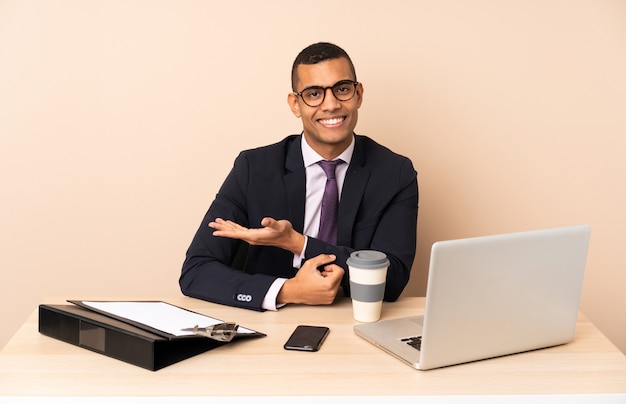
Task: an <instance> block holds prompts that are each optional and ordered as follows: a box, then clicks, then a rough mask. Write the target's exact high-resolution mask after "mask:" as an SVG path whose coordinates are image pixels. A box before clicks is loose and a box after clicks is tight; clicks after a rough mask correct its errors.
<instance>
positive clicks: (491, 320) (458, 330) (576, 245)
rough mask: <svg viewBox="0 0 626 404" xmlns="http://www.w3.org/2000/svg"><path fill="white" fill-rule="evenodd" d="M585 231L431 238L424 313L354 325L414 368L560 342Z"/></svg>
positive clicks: (571, 308) (572, 307)
mask: <svg viewBox="0 0 626 404" xmlns="http://www.w3.org/2000/svg"><path fill="white" fill-rule="evenodd" d="M589 234H590V227H589V226H588V225H581V226H572V227H562V228H554V229H546V230H536V231H529V232H521V233H510V234H501V235H493V236H485V237H475V238H467V239H459V240H449V241H440V242H437V243H435V244H433V247H432V251H431V257H430V269H429V276H428V285H427V291H426V306H425V309H424V315H423V316H414V317H406V318H398V319H392V320H384V321H378V322H375V323H364V324H358V325H355V326H354V332H355V333H356V334H357V335H359V336H361V337H362V338H364V339H366V340H367V341H369V342H371V343H373V344H375V345H376V346H378V347H380V348H382V349H383V350H385V351H387V352H388V353H390V354H392V355H393V356H395V357H397V358H399V359H401V360H402V361H404V362H406V363H407V364H409V365H410V366H413V367H414V368H416V369H421V370H426V369H432V368H439V367H443V366H449V365H456V364H460V363H465V362H471V361H476V360H481V359H487V358H493V357H497V356H502V355H508V354H513V353H518V352H524V351H529V350H533V349H538V348H544V347H549V346H553V345H559V344H564V343H567V342H569V341H571V340H572V338H573V336H574V330H575V327H576V318H577V316H578V304H579V301H580V293H581V288H582V281H583V274H584V269H585V262H586V259H587V247H588V244H589Z"/></svg>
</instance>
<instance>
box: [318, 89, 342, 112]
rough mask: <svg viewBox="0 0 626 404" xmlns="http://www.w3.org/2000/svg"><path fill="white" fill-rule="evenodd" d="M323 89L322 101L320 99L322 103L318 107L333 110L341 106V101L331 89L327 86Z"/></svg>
mask: <svg viewBox="0 0 626 404" xmlns="http://www.w3.org/2000/svg"><path fill="white" fill-rule="evenodd" d="M324 91H325V93H324V101H322V105H321V106H320V107H321V108H322V109H324V110H334V109H337V108H339V107H340V106H341V102H340V101H339V100H338V99H337V97H335V93H333V89H332V88H327V89H325V90H324ZM329 92H330V93H329Z"/></svg>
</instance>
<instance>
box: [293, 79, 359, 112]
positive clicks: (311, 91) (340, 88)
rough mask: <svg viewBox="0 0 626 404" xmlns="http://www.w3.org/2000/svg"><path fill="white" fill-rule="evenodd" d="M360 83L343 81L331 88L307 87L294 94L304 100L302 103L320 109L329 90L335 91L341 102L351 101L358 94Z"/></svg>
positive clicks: (334, 93)
mask: <svg viewBox="0 0 626 404" xmlns="http://www.w3.org/2000/svg"><path fill="white" fill-rule="evenodd" d="M357 84H359V82H358V81H351V80H341V81H339V82H337V83H335V85H333V86H331V87H320V86H312V87H307V88H305V89H304V90H302V91H300V92H299V93H293V94H294V95H298V96H300V97H301V98H302V101H304V103H305V104H306V105H308V106H309V107H319V106H320V105H322V103H323V102H324V99H325V98H326V90H328V89H329V88H330V89H331V90H332V91H333V95H334V96H335V98H336V99H338V100H339V101H349V100H351V99H352V97H354V94H356V86H357Z"/></svg>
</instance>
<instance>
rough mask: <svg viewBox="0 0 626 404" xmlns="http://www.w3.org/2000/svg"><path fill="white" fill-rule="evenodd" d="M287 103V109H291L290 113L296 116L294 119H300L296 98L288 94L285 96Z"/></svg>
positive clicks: (298, 104)
mask: <svg viewBox="0 0 626 404" xmlns="http://www.w3.org/2000/svg"><path fill="white" fill-rule="evenodd" d="M287 103H288V104H289V108H291V112H292V113H293V114H294V115H295V116H296V118H300V117H301V114H300V103H299V102H298V96H297V95H295V94H293V93H289V95H288V96H287Z"/></svg>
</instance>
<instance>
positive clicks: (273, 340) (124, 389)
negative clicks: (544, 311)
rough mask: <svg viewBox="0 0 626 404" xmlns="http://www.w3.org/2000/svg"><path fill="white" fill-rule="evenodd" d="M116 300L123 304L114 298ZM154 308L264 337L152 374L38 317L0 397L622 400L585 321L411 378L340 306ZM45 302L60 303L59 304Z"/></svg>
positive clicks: (14, 356) (391, 314)
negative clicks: (565, 336)
mask: <svg viewBox="0 0 626 404" xmlns="http://www.w3.org/2000/svg"><path fill="white" fill-rule="evenodd" d="M120 300H123V299H120ZM162 300H164V301H167V302H170V303H172V304H176V305H179V306H181V307H185V308H188V309H190V310H193V311H197V312H200V313H204V314H207V315H209V316H213V317H216V318H220V319H223V320H229V321H237V322H239V323H240V324H241V325H243V326H245V327H249V328H252V329H255V330H258V331H261V332H264V333H266V334H267V337H263V338H257V339H250V340H240V341H236V342H235V343H233V344H230V345H226V346H223V347H220V348H218V349H215V350H213V351H209V352H206V353H204V354H201V355H198V356H196V357H193V358H190V359H187V360H184V361H182V362H179V363H177V364H174V365H171V366H169V367H166V368H164V369H162V370H159V371H157V372H152V371H149V370H145V369H142V368H139V367H136V366H133V365H130V364H127V363H124V362H121V361H118V360H115V359H112V358H109V357H107V356H104V355H101V354H97V353H94V352H91V351H88V350H86V349H83V348H80V347H77V346H74V345H71V344H68V343H65V342H61V341H58V340H56V339H53V338H50V337H47V336H44V335H41V334H39V333H38V331H37V310H35V312H34V313H33V314H32V315H31V316H30V318H29V319H28V320H27V321H26V322H25V324H24V325H23V326H22V327H21V328H20V329H19V330H18V332H17V333H16V334H15V336H14V337H13V338H12V339H11V340H10V341H9V343H8V344H7V345H6V346H5V348H4V349H3V350H2V352H1V353H0V401H2V396H5V397H6V396H209V395H211V396H279V397H280V396H282V397H285V396H302V395H304V396H350V395H356V396H381V395H383V396H390V395H394V396H413V395H415V396H419V395H453V396H456V395H516V394H536V395H546V394H550V395H551V394H611V397H615V394H617V397H619V398H626V358H625V357H624V355H623V354H622V353H621V352H620V351H619V350H618V349H617V348H616V347H615V346H614V345H613V344H611V343H610V342H609V341H608V339H607V338H606V337H605V336H604V335H603V334H602V333H601V332H600V331H599V330H598V329H597V328H596V327H595V326H594V325H593V324H591V323H590V322H589V321H588V320H587V319H586V318H585V317H584V316H583V315H580V316H579V319H578V324H577V329H576V336H575V339H574V341H573V342H571V343H569V344H566V345H563V346H558V347H553V348H548V349H542V350H537V351H533V352H528V353H524V354H518V355H510V356H506V357H501V358H496V359H490V360H485V361H479V362H474V363H470V364H464V365H457V366H452V367H448V368H442V369H435V370H429V371H418V370H415V369H412V368H410V367H409V366H407V365H405V364H404V363H402V362H400V361H399V360H397V359H395V358H393V357H391V356H389V355H388V354H386V353H384V352H383V351H381V350H380V349H378V348H376V347H374V346H373V345H371V344H369V343H368V342H366V341H364V340H362V339H361V338H359V337H357V336H356V335H355V334H354V332H353V331H352V326H353V325H354V324H355V321H354V320H353V319H352V308H351V304H350V301H349V300H348V299H343V300H341V301H340V302H339V303H336V304H335V305H333V306H319V307H312V306H297V305H291V306H288V307H285V308H283V309H281V310H280V311H278V312H263V313H260V312H253V311H248V310H243V309H236V308H232V307H226V306H220V305H215V304H211V303H207V302H204V301H200V300H195V299H191V298H187V297H172V298H162ZM44 303H64V301H63V300H62V299H54V300H47V301H45V302H44ZM423 307H424V299H423V298H403V299H401V300H400V301H398V302H396V303H386V304H385V305H384V306H383V319H388V318H395V317H401V316H409V315H414V314H418V313H422V312H423ZM297 324H311V325H326V326H329V327H330V329H331V332H330V335H329V337H328V339H327V340H326V342H325V343H324V345H323V347H322V349H321V350H320V351H319V352H315V353H309V352H294V351H285V350H284V349H283V343H284V342H285V341H286V340H287V337H288V336H289V335H290V333H291V332H292V330H293V329H294V327H295V326H296V325H297Z"/></svg>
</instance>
